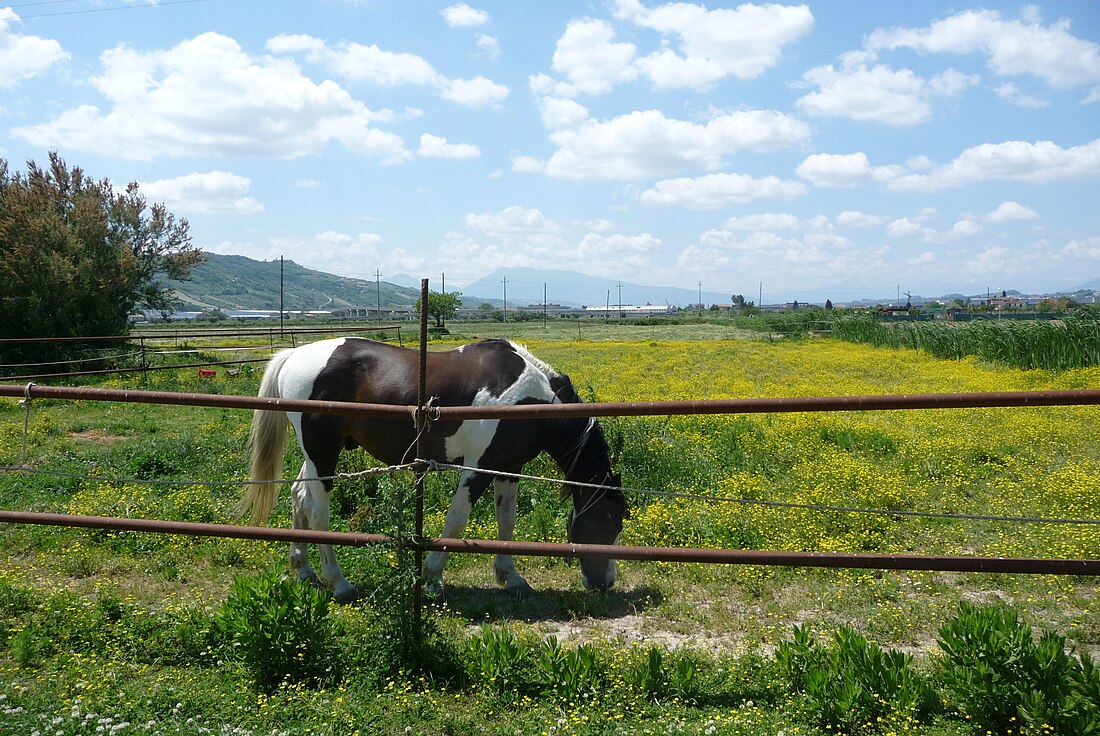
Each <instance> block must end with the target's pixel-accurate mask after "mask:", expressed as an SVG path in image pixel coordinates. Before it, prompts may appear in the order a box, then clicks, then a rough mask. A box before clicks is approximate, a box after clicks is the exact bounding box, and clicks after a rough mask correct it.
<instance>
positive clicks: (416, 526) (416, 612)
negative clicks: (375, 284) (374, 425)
mask: <svg viewBox="0 0 1100 736" xmlns="http://www.w3.org/2000/svg"><path fill="white" fill-rule="evenodd" d="M417 375H418V383H417V387H416V407H417V409H416V425H417V426H416V458H417V459H418V460H422V459H424V454H425V452H424V433H425V432H427V431H428V427H427V423H428V413H427V410H426V407H427V404H428V280H427V279H421V281H420V369H419V371H418V372H417ZM425 475H426V471H425V470H423V469H421V470H420V472H418V473H417V475H416V511H415V518H414V521H413V534H414V540H413V543H414V544H415V545H416V548H415V551H414V553H413V554H414V557H413V559H414V560H415V566H416V580H415V582H414V583H413V626H414V633H413V637H414V640H415V641H416V643H417V647H418V648H419V645H420V632H421V616H422V613H423V610H422V609H423V606H424V601H423V593H422V590H421V578H422V577H423V575H424V549H423V547H421V540H422V539H423V538H424V476H425Z"/></svg>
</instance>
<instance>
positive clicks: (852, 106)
mask: <svg viewBox="0 0 1100 736" xmlns="http://www.w3.org/2000/svg"><path fill="white" fill-rule="evenodd" d="M861 57H862V55H859V54H856V55H850V56H848V57H847V58H846V59H845V61H844V63H842V65H841V67H840V68H839V69H837V68H836V67H834V66H833V65H831V64H828V65H826V66H819V67H815V68H813V69H811V70H809V71H808V72H806V73H805V74H804V75H803V78H804V79H805V80H806V81H807V82H810V83H812V84H814V85H816V86H817V87H818V90H817V91H816V92H811V93H809V94H807V95H805V96H804V97H802V98H800V99H799V100H798V103H797V104H798V107H799V108H800V109H801V110H802V111H803V112H805V113H807V114H809V115H817V116H821V117H844V118H849V119H851V120H858V121H862V122H874V123H884V124H886V125H897V126H912V125H917V124H919V123H923V122H926V121H927V120H928V119H929V118H930V117H931V115H932V106H931V102H932V100H934V99H935V98H936V97H938V96H947V95H954V94H958V93H959V92H961V91H962V90H964V89H965V88H966V87H969V86H970V85H972V84H974V83H975V82H976V81H977V78H976V77H973V76H967V75H964V74H960V73H959V72H956V71H954V70H950V69H949V70H948V71H947V72H944V73H943V74H941V75H939V76H936V77H934V78H933V79H932V80H925V79H923V78H921V77H919V76H917V75H916V74H914V73H913V72H912V71H911V70H909V69H901V70H894V69H891V68H890V67H889V66H886V65H885V64H875V65H874V66H868V65H867V64H866V63H864V62H863V61H862V60H861Z"/></svg>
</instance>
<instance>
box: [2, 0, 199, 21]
mask: <svg viewBox="0 0 1100 736" xmlns="http://www.w3.org/2000/svg"><path fill="white" fill-rule="evenodd" d="M71 1H72V0H39V2H37V3H26V6H30V5H36V4H37V5H45V4H49V3H61V2H71ZM207 2H211V0H165V1H164V2H159V3H156V4H153V5H115V6H113V7H110V8H85V9H84V10H63V11H61V12H58V13H38V14H36V15H21V16H19V18H20V20H30V19H32V18H51V17H55V16H62V15H84V14H87V13H109V12H112V11H115V10H140V9H142V8H163V7H165V6H168V5H192V4H194V3H207ZM8 7H21V6H18V5H16V6H8Z"/></svg>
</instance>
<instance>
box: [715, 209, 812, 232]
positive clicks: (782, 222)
mask: <svg viewBox="0 0 1100 736" xmlns="http://www.w3.org/2000/svg"><path fill="white" fill-rule="evenodd" d="M722 228H723V229H725V230H750V231H756V230H768V231H773V232H774V231H775V230H797V229H798V228H799V222H798V218H797V217H795V216H794V215H790V214H787V213H785V212H761V213H758V214H755V215H744V216H742V217H731V218H730V219H728V220H726V222H725V224H723V225H722Z"/></svg>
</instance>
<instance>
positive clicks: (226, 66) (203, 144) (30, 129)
mask: <svg viewBox="0 0 1100 736" xmlns="http://www.w3.org/2000/svg"><path fill="white" fill-rule="evenodd" d="M100 60H101V63H102V67H103V72H102V74H101V75H99V76H97V77H95V78H93V79H92V80H91V83H92V85H93V86H94V87H95V88H96V89H97V90H98V91H99V92H100V93H101V94H102V95H104V96H105V97H106V98H107V100H108V103H109V105H110V108H109V110H107V111H106V112H104V111H101V110H100V109H99V107H97V106H94V105H81V106H79V107H75V108H71V109H69V110H66V111H64V112H62V113H61V114H60V115H59V116H58V117H56V118H55V119H54V120H52V121H50V122H47V123H43V124H39V125H32V126H25V127H20V128H15V129H14V130H13V131H12V133H13V134H14V135H16V136H18V137H20V138H23V139H24V140H26V141H28V142H30V143H32V144H34V145H38V146H42V147H58V148H75V149H79V150H85V151H95V152H99V153H104V154H109V155H116V156H120V157H123V158H130V159H151V158H154V157H157V156H192V155H218V154H225V153H234V154H245V155H266V156H277V157H283V158H294V157H298V156H305V155H316V154H319V153H321V151H322V150H323V149H324V148H325V146H326V145H328V144H329V143H334V142H335V143H340V144H341V145H343V146H344V147H345V148H347V149H349V150H351V151H354V152H356V153H360V154H362V155H365V156H372V157H377V158H381V159H383V160H384V161H387V162H398V161H403V160H406V159H407V158H408V157H409V152H408V151H407V150H406V149H405V147H404V144H403V142H402V140H401V138H400V137H399V136H397V135H395V134H393V133H390V132H386V131H381V130H378V129H376V128H373V127H372V124H373V123H376V122H380V121H387V120H389V119H391V118H392V117H393V115H392V113H391V112H389V111H381V112H376V111H373V110H370V109H369V108H367V107H366V106H365V105H363V103H361V102H359V101H357V100H354V99H353V98H352V97H351V95H349V94H348V93H347V91H345V90H344V89H342V88H341V87H340V86H339V85H337V84H335V83H334V82H331V81H325V82H321V83H320V84H316V83H314V82H313V81H312V80H310V79H308V78H307V77H305V76H303V75H302V73H301V71H300V70H299V68H298V67H297V65H295V64H294V63H293V62H290V61H287V60H282V59H274V58H268V57H253V56H251V55H249V54H247V53H246V52H244V51H243V50H242V49H241V47H240V46H239V45H238V44H237V42H236V41H234V40H233V39H231V38H228V37H226V36H222V35H220V34H217V33H204V34H202V35H200V36H196V37H195V38H192V39H189V40H186V41H183V42H181V43H180V44H178V45H177V46H175V47H173V48H170V49H167V50H163V51H149V52H140V51H135V50H133V49H131V48H129V47H126V46H117V47H115V48H112V49H108V50H107V51H105V52H104V53H103V54H102V56H101V57H100Z"/></svg>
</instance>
